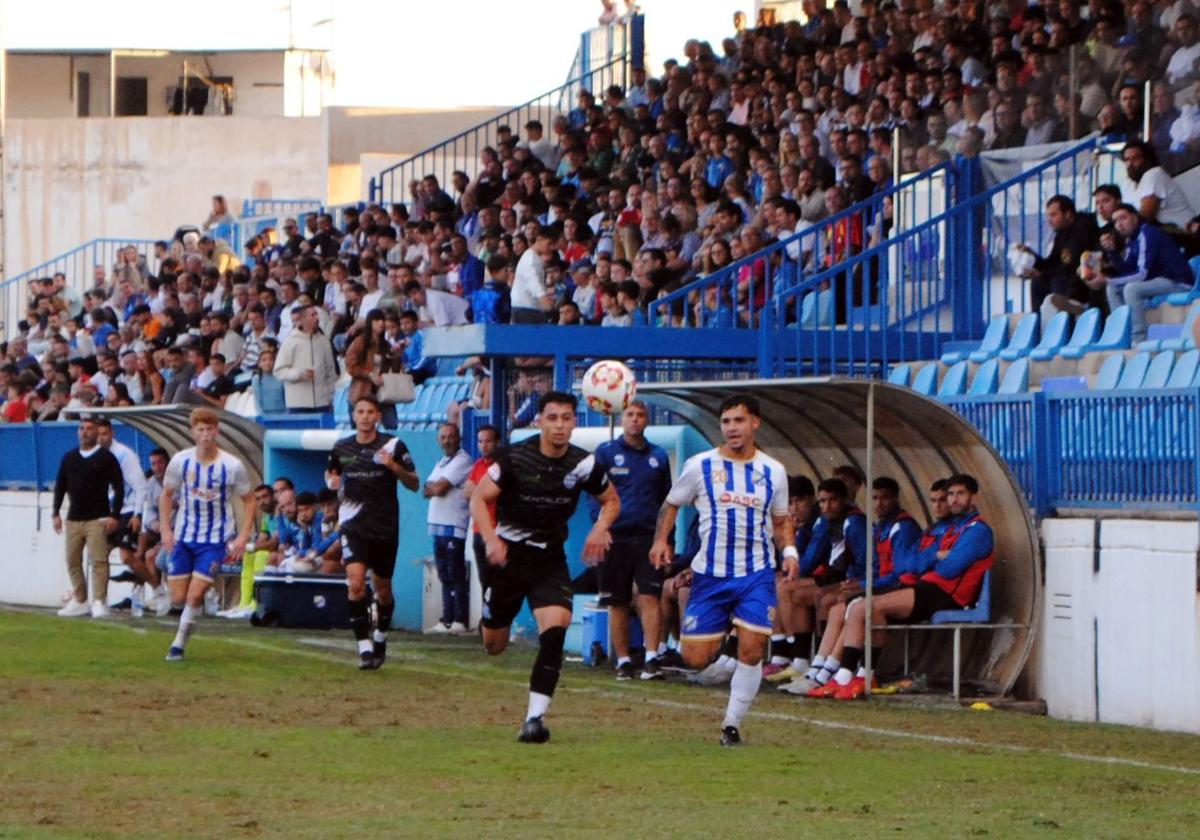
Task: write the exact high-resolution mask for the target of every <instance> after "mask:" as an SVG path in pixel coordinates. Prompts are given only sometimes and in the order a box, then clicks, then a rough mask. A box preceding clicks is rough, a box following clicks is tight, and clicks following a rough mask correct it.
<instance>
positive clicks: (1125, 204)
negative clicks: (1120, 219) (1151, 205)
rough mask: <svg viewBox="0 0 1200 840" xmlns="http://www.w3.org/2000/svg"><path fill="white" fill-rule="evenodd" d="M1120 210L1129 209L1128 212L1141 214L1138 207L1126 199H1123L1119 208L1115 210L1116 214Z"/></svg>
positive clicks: (1114, 213)
mask: <svg viewBox="0 0 1200 840" xmlns="http://www.w3.org/2000/svg"><path fill="white" fill-rule="evenodd" d="M1118 210H1127V211H1128V212H1130V213H1132V214H1133V215H1135V216H1138V215H1139V214H1138V209H1137V208H1136V207H1134V206H1133V205H1132V204H1130V203H1128V202H1126V201H1122V202H1121V203H1120V204H1118V205H1117V209H1116V210H1113V215H1114V216H1115V215H1116V214H1117V211H1118Z"/></svg>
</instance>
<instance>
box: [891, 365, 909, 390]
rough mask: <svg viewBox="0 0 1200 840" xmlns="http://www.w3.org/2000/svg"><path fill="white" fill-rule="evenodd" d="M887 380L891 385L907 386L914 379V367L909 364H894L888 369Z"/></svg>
mask: <svg viewBox="0 0 1200 840" xmlns="http://www.w3.org/2000/svg"><path fill="white" fill-rule="evenodd" d="M887 381H888V383H889V384H891V385H899V386H901V387H903V388H907V387H908V383H910V382H911V381H912V368H911V367H910V366H908V365H892V369H891V370H890V371H888V378H887Z"/></svg>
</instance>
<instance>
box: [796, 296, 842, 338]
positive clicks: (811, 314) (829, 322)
mask: <svg viewBox="0 0 1200 840" xmlns="http://www.w3.org/2000/svg"><path fill="white" fill-rule="evenodd" d="M834 300H835V298H834V292H833V291H832V290H830V291H824V292H821V291H817V292H809V293H808V294H806V295H805V296H804V300H802V301H801V302H800V326H801V327H804V328H805V329H812V328H813V327H832V326H833V321H834V306H833V304H834Z"/></svg>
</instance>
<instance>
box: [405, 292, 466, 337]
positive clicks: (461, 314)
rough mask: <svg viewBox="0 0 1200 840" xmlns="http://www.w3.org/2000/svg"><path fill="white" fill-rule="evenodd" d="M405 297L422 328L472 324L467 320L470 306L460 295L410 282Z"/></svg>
mask: <svg viewBox="0 0 1200 840" xmlns="http://www.w3.org/2000/svg"><path fill="white" fill-rule="evenodd" d="M404 295H405V297H406V298H407V299H408V305H409V308H410V309H412V310H413V311H415V312H416V313H417V321H418V323H419V325H420V326H421V327H422V328H424V327H461V326H462V325H464V324H469V323H471V322H470V321H469V320H467V310H468V309H469V308H470V304H469V303H468V302H467V301H466V300H464V299H463V298H460V297H459V296H458V295H452V294H450V293H449V292H442V291H438V290H437V289H427V288H425V287H424V286H422V285H421V281H420V280H409V281H408V283H406V284H405V286H404Z"/></svg>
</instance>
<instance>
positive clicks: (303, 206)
mask: <svg viewBox="0 0 1200 840" xmlns="http://www.w3.org/2000/svg"><path fill="white" fill-rule="evenodd" d="M320 206H321V199H319V198H247V199H245V200H244V201H242V215H243V216H292V215H295V214H296V213H303V212H305V211H309V212H311V211H314V210H316V209H317V208H318V207H320Z"/></svg>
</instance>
